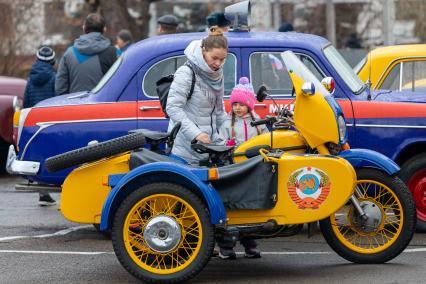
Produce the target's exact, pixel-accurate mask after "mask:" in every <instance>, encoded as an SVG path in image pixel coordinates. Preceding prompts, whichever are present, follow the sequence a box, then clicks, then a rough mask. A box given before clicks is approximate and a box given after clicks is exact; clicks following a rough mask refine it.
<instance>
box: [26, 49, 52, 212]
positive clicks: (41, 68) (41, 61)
mask: <svg viewBox="0 0 426 284" xmlns="http://www.w3.org/2000/svg"><path fill="white" fill-rule="evenodd" d="M36 56H37V60H36V62H34V64H33V65H32V67H31V71H30V76H29V78H28V82H27V87H26V89H25V93H24V108H30V107H33V106H34V105H36V104H37V103H38V102H40V101H42V100H45V99H48V98H51V97H53V96H55V76H56V74H55V69H53V65H55V51H53V49H52V48H50V47H48V46H42V47H41V48H40V49H39V50H38V51H37V54H36ZM38 204H39V205H40V206H50V205H55V204H56V201H55V200H54V199H53V198H52V197H51V196H50V194H49V193H47V192H44V191H40V192H39V201H38Z"/></svg>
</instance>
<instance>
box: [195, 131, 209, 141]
mask: <svg viewBox="0 0 426 284" xmlns="http://www.w3.org/2000/svg"><path fill="white" fill-rule="evenodd" d="M195 140H197V141H199V142H201V143H205V144H210V143H212V141H211V139H210V136H209V135H208V134H207V133H204V132H203V133H201V134H198V136H197V137H195Z"/></svg>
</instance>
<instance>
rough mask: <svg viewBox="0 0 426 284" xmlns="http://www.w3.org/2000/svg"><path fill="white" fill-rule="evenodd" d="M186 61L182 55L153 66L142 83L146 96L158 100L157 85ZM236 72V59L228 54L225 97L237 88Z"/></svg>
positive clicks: (225, 73) (224, 67) (224, 69)
mask: <svg viewBox="0 0 426 284" xmlns="http://www.w3.org/2000/svg"><path fill="white" fill-rule="evenodd" d="M186 61H187V58H186V56H184V55H181V56H175V57H171V58H167V59H165V60H161V61H159V62H157V63H155V64H154V65H153V66H151V68H149V70H148V71H147V72H146V73H145V77H144V79H143V83H142V89H143V93H144V94H145V96H147V97H151V98H156V97H157V91H156V85H155V83H156V82H157V81H158V80H160V78H162V77H164V76H167V75H170V74H173V73H175V72H176V70H177V69H178V68H179V67H180V66H182V65H183V64H185V62H186ZM236 70H237V67H236V57H235V55H233V54H232V53H228V56H227V57H226V61H225V65H224V66H223V74H224V77H225V78H224V79H225V82H224V84H225V95H226V94H229V93H230V92H231V90H232V88H233V87H234V86H235V81H236V76H237V74H236Z"/></svg>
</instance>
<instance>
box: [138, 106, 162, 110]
mask: <svg viewBox="0 0 426 284" xmlns="http://www.w3.org/2000/svg"><path fill="white" fill-rule="evenodd" d="M139 109H140V110H152V109H160V107H159V106H141V107H140V108H139Z"/></svg>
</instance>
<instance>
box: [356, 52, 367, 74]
mask: <svg viewBox="0 0 426 284" xmlns="http://www.w3.org/2000/svg"><path fill="white" fill-rule="evenodd" d="M365 63H367V56H366V57H364V58H363V59H361V61H360V62H358V64H357V65H356V66H355V67H354V68H353V70H354V72H355V73H356V74H358V73H359V71H361V69H362V67H364V65H365Z"/></svg>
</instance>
